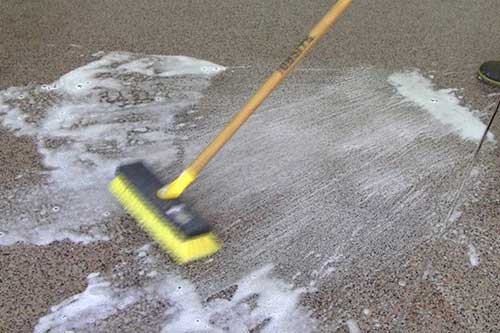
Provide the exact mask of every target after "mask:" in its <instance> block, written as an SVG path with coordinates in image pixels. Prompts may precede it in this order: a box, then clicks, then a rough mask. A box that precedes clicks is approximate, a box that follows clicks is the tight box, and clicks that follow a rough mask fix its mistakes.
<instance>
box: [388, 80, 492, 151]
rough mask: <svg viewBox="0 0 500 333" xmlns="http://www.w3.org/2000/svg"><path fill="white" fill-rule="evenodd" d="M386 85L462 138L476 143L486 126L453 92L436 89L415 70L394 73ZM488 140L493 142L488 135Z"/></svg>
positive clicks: (489, 134) (451, 90) (490, 134)
mask: <svg viewBox="0 0 500 333" xmlns="http://www.w3.org/2000/svg"><path fill="white" fill-rule="evenodd" d="M389 82H390V83H391V84H392V85H393V86H394V87H396V89H397V91H398V93H399V94H401V95H402V96H404V97H405V99H406V100H407V101H410V102H412V103H415V104H417V105H418V106H419V107H421V108H422V109H424V110H425V111H427V112H428V113H429V114H430V115H432V116H433V117H434V118H435V119H437V120H439V121H440V122H442V123H443V124H445V125H448V126H450V127H451V128H452V129H453V130H454V132H455V133H457V134H459V135H460V136H461V137H462V138H463V139H466V140H474V141H479V140H480V139H481V137H482V135H483V133H484V131H485V130H486V125H485V124H483V123H482V122H481V120H480V119H479V118H477V117H476V116H474V114H473V112H472V111H471V110H470V109H469V108H467V107H465V106H463V105H461V104H460V103H461V102H460V100H459V99H458V98H457V97H456V96H455V95H454V94H453V91H454V90H455V89H440V90H438V89H436V88H435V87H434V84H433V83H432V81H430V80H429V79H427V78H425V77H424V76H423V75H422V74H420V73H419V72H417V71H412V72H403V73H394V74H392V75H391V76H389ZM488 138H489V139H490V140H493V139H494V136H493V134H492V133H491V132H488Z"/></svg>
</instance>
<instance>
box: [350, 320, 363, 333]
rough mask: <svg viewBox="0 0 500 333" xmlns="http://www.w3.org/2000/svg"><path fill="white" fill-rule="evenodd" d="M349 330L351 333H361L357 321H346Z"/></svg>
mask: <svg viewBox="0 0 500 333" xmlns="http://www.w3.org/2000/svg"><path fill="white" fill-rule="evenodd" d="M346 324H347V328H348V329H349V332H350V333H361V330H360V329H359V326H358V323H356V321H355V320H353V319H349V320H347V321H346Z"/></svg>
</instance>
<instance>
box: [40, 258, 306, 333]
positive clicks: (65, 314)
mask: <svg viewBox="0 0 500 333" xmlns="http://www.w3.org/2000/svg"><path fill="white" fill-rule="evenodd" d="M271 270H272V266H271V265H267V266H264V267H262V268H261V269H259V270H256V271H254V272H252V273H250V274H249V275H247V276H246V277H244V278H242V279H241V280H240V281H238V282H237V283H236V285H237V289H236V291H235V293H234V295H232V297H230V299H226V298H216V297H214V298H209V300H208V301H205V300H204V299H202V297H201V296H200V294H199V293H198V292H197V290H196V286H195V285H193V284H192V283H191V282H189V281H187V280H185V279H182V278H180V277H178V276H175V275H172V274H166V273H162V274H160V273H158V272H155V274H151V273H152V272H149V273H147V274H146V276H149V277H151V279H150V280H149V282H146V284H145V286H144V287H142V288H138V287H129V288H118V287H116V286H114V285H113V283H112V282H111V280H109V279H105V278H102V277H100V276H99V274H96V273H93V274H91V275H89V277H88V287H87V288H86V290H85V291H83V292H82V293H81V294H77V295H74V296H72V297H70V298H68V299H66V300H64V301H63V302H61V303H60V304H58V305H56V306H53V307H51V308H50V313H49V314H48V315H46V316H44V317H43V318H41V319H40V320H39V321H38V323H37V324H36V326H35V333H45V332H52V333H57V332H67V331H69V330H71V331H73V332H88V331H89V330H92V331H96V332H101V331H104V330H105V329H104V328H102V327H103V326H105V325H109V324H106V323H105V321H106V319H108V318H110V317H111V316H114V317H115V318H114V320H116V318H117V317H123V318H128V317H129V315H130V313H129V312H130V311H131V310H130V309H131V307H132V306H133V305H135V304H140V303H143V302H162V304H165V305H166V307H165V310H164V313H163V314H162V315H160V316H159V318H157V320H158V321H160V324H161V327H162V332H194V331H196V332H197V331H204V332H207V331H208V332H222V331H230V332H250V331H252V330H255V329H260V330H261V332H278V331H281V332H309V331H312V330H313V329H314V327H315V326H314V320H313V319H311V318H310V317H309V316H308V314H307V312H306V311H305V309H303V308H302V307H301V306H300V305H298V302H299V297H300V295H301V294H302V293H303V290H302V289H293V288H292V287H291V286H290V285H288V284H286V283H285V282H283V281H281V280H279V279H276V278H274V277H272V276H271ZM105 327H108V329H109V326H105Z"/></svg>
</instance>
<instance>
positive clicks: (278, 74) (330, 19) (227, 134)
mask: <svg viewBox="0 0 500 333" xmlns="http://www.w3.org/2000/svg"><path fill="white" fill-rule="evenodd" d="M351 2H352V0H338V1H337V2H336V3H335V4H334V5H333V6H332V7H331V8H330V10H329V11H328V13H326V15H325V16H324V17H323V18H322V19H321V20H320V21H319V22H318V23H317V24H316V25H315V26H314V28H313V29H312V30H311V32H310V33H309V35H308V36H307V38H305V39H304V40H303V41H302V42H301V43H300V45H299V46H298V47H297V48H296V49H295V50H294V51H293V53H292V54H291V55H290V56H289V57H288V58H287V59H286V60H285V61H284V62H283V63H281V65H280V67H279V68H278V70H276V71H275V72H274V73H272V74H271V76H270V77H269V78H268V79H267V80H266V81H265V82H264V84H263V85H262V86H261V87H260V88H259V89H258V90H257V92H256V93H255V94H254V95H253V96H252V97H251V98H250V99H249V100H248V101H247V103H246V104H245V105H244V106H243V108H242V109H241V110H240V111H239V112H238V113H236V114H235V115H234V116H233V118H232V119H231V120H230V121H229V123H228V124H227V125H226V126H225V127H224V129H222V131H221V132H220V133H219V134H218V135H217V136H216V137H215V138H214V139H213V141H212V142H211V143H210V144H208V146H207V147H206V148H205V149H204V150H203V151H202V152H201V153H200V154H199V155H198V157H197V158H196V159H195V160H194V161H193V162H192V163H191V165H189V167H188V168H187V169H186V170H185V171H183V172H182V173H181V175H180V176H179V177H177V179H175V180H174V181H173V182H172V183H170V184H169V185H166V186H164V187H163V188H161V189H160V190H159V191H158V197H160V198H161V199H175V198H177V197H179V196H180V195H181V194H182V192H183V191H184V190H185V189H186V188H187V187H188V186H189V185H190V184H191V183H192V182H193V181H194V180H195V178H196V177H197V175H198V174H199V173H200V172H201V170H203V168H204V167H205V166H206V165H207V163H208V162H209V161H210V160H211V159H212V158H213V157H214V156H215V155H216V154H217V152H218V151H219V150H220V149H221V148H222V147H223V146H224V144H226V142H228V141H229V140H230V139H231V137H232V136H233V135H234V134H235V133H236V131H238V129H239V128H240V127H241V125H243V123H245V121H246V120H247V119H248V118H249V117H250V116H251V115H252V113H253V112H254V111H255V110H256V109H257V108H258V107H259V106H260V105H261V104H262V102H263V101H264V100H265V99H266V98H267V96H269V94H271V92H273V91H274V89H276V87H277V86H278V85H279V84H280V83H281V81H282V80H283V79H284V78H285V77H286V76H287V75H288V73H290V71H292V69H293V68H295V66H297V64H298V63H299V62H300V61H301V60H302V58H304V57H305V55H306V54H307V53H308V52H309V51H310V50H311V49H312V48H313V46H314V45H315V44H316V43H317V42H318V41H319V39H320V38H321V37H322V36H323V35H324V34H325V33H326V31H327V30H328V29H329V28H330V26H331V25H332V24H333V23H335V21H336V20H337V19H338V18H339V17H340V15H342V14H343V13H344V11H345V10H346V9H347V7H349V5H350V4H351Z"/></svg>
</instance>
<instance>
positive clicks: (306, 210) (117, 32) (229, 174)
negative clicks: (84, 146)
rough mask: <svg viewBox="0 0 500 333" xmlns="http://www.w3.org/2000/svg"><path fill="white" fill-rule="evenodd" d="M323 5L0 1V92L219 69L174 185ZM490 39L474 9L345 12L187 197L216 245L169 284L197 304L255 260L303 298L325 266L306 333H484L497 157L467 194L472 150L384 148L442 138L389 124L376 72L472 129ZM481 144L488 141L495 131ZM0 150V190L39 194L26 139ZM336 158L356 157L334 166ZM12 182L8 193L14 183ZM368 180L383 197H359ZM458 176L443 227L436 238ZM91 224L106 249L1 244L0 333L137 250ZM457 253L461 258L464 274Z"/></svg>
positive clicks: (386, 98)
mask: <svg viewBox="0 0 500 333" xmlns="http://www.w3.org/2000/svg"><path fill="white" fill-rule="evenodd" d="M330 4H331V3H330V2H329V1H294V2H290V1H272V2H269V3H263V2H260V1H240V0H235V1H209V2H208V1H206V2H199V1H196V0H193V1H167V2H165V1H147V2H144V3H137V2H136V1H114V0H113V1H105V2H103V1H87V2H79V1H69V0H61V1H50V2H49V1H25V2H23V3H18V2H16V1H10V0H7V1H2V3H0V49H1V50H2V52H1V53H0V57H1V59H0V73H1V75H0V89H5V88H7V87H11V86H22V85H26V84H29V83H45V82H50V81H53V80H54V79H56V78H57V77H59V76H60V75H62V74H63V73H66V72H68V71H69V70H71V69H73V68H76V67H78V66H81V65H83V64H85V63H88V62H89V61H91V60H93V58H92V56H91V55H92V54H93V53H95V52H98V51H115V50H124V51H131V52H140V53H147V54H165V55H175V54H182V55H188V56H193V57H196V58H200V59H204V60H209V61H212V62H215V63H217V64H221V65H223V66H226V67H228V70H227V71H226V72H225V73H223V74H222V75H221V76H220V77H219V78H217V79H216V80H214V82H213V84H212V85H211V86H210V88H209V89H208V91H207V92H206V93H205V98H204V99H203V100H202V101H201V102H200V104H199V105H198V106H197V108H198V112H199V114H200V115H202V116H203V117H204V120H203V121H200V122H199V123H198V127H197V129H196V131H194V130H189V129H186V130H185V131H188V132H186V133H185V132H179V133H178V135H189V137H190V139H189V140H188V141H186V142H185V143H183V144H182V152H183V154H182V155H181V156H179V158H178V160H177V161H175V162H174V163H172V165H170V166H169V167H168V170H167V171H172V172H176V170H179V169H180V167H181V166H182V165H185V164H187V163H188V162H189V161H190V160H191V158H192V157H193V156H194V155H195V154H196V153H197V152H198V150H199V148H201V145H202V144H203V143H205V142H207V141H208V140H209V139H210V138H211V137H212V136H213V135H214V134H215V133H216V131H217V129H218V128H220V127H221V126H222V125H223V124H224V123H225V121H226V120H227V119H228V117H229V116H230V115H231V113H232V112H234V111H236V110H237V108H238V107H239V106H241V104H242V103H243V101H244V99H245V98H246V97H248V96H249V94H250V93H251V92H252V91H254V90H255V88H256V87H258V85H259V84H260V82H262V80H263V79H264V77H265V76H266V75H267V74H268V73H270V71H271V70H273V69H274V68H275V67H276V66H277V65H278V64H279V63H280V62H281V60H282V59H284V58H285V57H286V55H287V54H288V53H289V52H290V50H291V49H293V47H294V46H295V45H296V44H297V42H298V41H299V40H301V39H302V38H303V36H304V34H305V33H306V31H308V29H309V28H310V27H311V26H312V24H314V22H315V21H316V20H317V19H318V18H319V17H321V16H322V15H323V13H324V12H325V10H326V9H327V8H328V7H329V6H330ZM499 31H500V21H499V20H498V3H497V2H496V1H493V0H481V1H476V2H474V4H473V5H471V4H470V2H469V1H465V0H458V1H456V0H455V1H440V2H436V1H430V0H429V1H427V0H426V1H419V2H411V3H408V2H407V3H405V2H394V1H385V0H381V1H362V0H359V1H355V2H354V4H353V5H352V6H351V8H350V9H349V10H348V12H347V13H346V15H345V16H344V17H343V18H342V19H341V20H340V21H339V23H338V24H337V25H336V26H335V27H334V28H333V30H332V32H330V33H329V34H328V35H327V36H326V37H325V39H324V40H322V41H321V43H320V44H319V45H318V47H317V49H316V50H314V52H313V53H312V54H311V55H310V57H308V58H307V59H305V61H304V62H303V63H302V64H301V66H300V67H299V68H297V71H296V72H294V73H293V74H292V75H291V76H290V78H289V79H288V80H287V81H286V82H285V83H284V85H283V86H282V87H280V89H279V90H278V91H276V93H275V94H273V95H272V97H271V98H270V99H269V100H268V101H267V102H266V103H265V105H263V107H262V109H261V110H260V111H259V112H258V113H257V114H256V115H255V116H254V117H253V118H252V119H251V121H250V122H249V123H248V124H247V125H246V126H245V127H244V128H243V129H242V130H241V132H240V133H238V135H237V136H236V137H235V139H234V141H232V142H231V143H230V144H229V145H228V146H227V147H226V149H225V150H223V151H222V153H221V155H220V157H218V158H217V159H216V160H214V161H213V163H212V164H210V166H209V167H208V168H207V170H206V171H205V172H204V173H203V174H202V176H201V177H200V179H199V181H198V183H197V184H196V185H195V186H193V188H192V189H191V190H190V191H189V193H187V194H186V196H187V198H189V199H190V200H191V201H193V202H196V204H195V205H196V208H198V209H199V210H200V211H203V212H204V216H205V217H206V218H207V219H208V220H210V221H212V222H213V224H214V228H215V230H216V231H217V232H218V234H219V235H220V237H221V238H222V240H223V242H224V244H225V246H224V248H223V249H222V251H221V253H220V254H218V255H217V256H216V257H214V261H212V262H211V263H210V264H206V263H196V264H193V265H191V266H189V267H186V268H182V269H180V271H181V272H182V274H183V275H185V276H186V277H188V278H189V279H190V280H192V281H195V282H196V283H198V284H199V285H205V286H207V287H206V290H203V291H202V293H203V294H204V295H205V296H208V295H210V294H211V293H214V292H217V291H218V290H220V288H223V287H224V286H227V285H228V284H229V283H231V281H234V280H235V279H238V278H239V277H240V276H241V275H242V274H244V273H245V272H247V271H248V270H249V269H253V268H256V267H259V266H260V265H262V264H263V263H267V262H272V263H274V264H275V265H276V267H277V274H278V275H279V276H280V277H282V278H283V279H285V280H287V281H292V280H293V282H294V283H296V284H297V285H301V284H306V283H309V282H310V281H311V280H314V278H315V277H314V276H313V275H314V272H315V271H316V274H320V275H321V268H323V265H324V263H325V262H326V261H328V260H330V258H336V259H335V262H334V264H332V265H334V266H335V267H334V268H335V273H334V274H333V275H328V276H326V277H323V278H321V279H319V278H318V279H316V280H317V281H316V283H317V285H316V287H317V291H315V292H310V293H307V294H306V295H305V296H304V298H303V299H302V303H303V304H304V305H305V306H306V307H307V308H308V309H310V310H311V311H312V316H313V317H314V318H316V319H318V322H319V324H318V327H317V330H320V331H339V332H342V331H346V330H347V329H348V327H347V325H346V321H347V320H349V319H352V320H355V322H356V323H357V325H358V326H359V328H360V329H361V331H405V332H406V331H415V332H422V331H424V332H443V331H444V332H446V331H458V332H462V331H464V332H465V331H466V332H470V331H473V332H487V331H491V332H495V331H498V330H500V320H498V318H500V313H499V309H500V307H499V302H500V285H499V284H498V280H499V272H500V260H499V258H498V253H499V252H500V241H499V239H500V237H499V236H500V205H499V201H500V186H499V185H500V154H499V150H498V147H497V145H495V144H487V145H485V146H484V149H483V150H482V151H481V152H480V154H479V160H478V163H477V164H476V165H475V169H474V170H476V171H475V172H474V176H473V177H472V176H470V173H469V172H470V169H469V168H470V161H471V158H472V154H473V151H474V149H475V147H476V144H474V143H471V142H464V141H463V140H460V139H458V138H457V137H455V136H453V135H448V134H449V133H448V134H447V133H443V134H442V135H441V136H439V137H438V138H434V139H432V140H421V141H419V140H417V141H412V142H405V141H404V140H403V139H399V137H398V136H397V134H398V132H397V131H395V132H394V133H393V132H391V130H393V128H394V126H399V128H403V129H406V130H410V131H411V130H412V127H411V126H412V125H411V124H415V123H417V124H422V126H424V125H425V126H427V127H426V128H425V130H427V131H437V132H439V131H442V130H443V129H442V128H440V127H439V126H437V125H436V126H437V127H436V126H435V125H430V124H431V122H430V120H429V119H427V118H419V116H415V113H414V112H413V113H412V111H414V110H415V107H412V106H411V105H408V104H405V105H403V106H402V108H403V109H404V110H407V111H408V112H409V114H410V115H408V116H405V117H403V118H401V117H399V116H398V114H399V113H398V109H396V106H397V105H399V104H398V103H399V102H400V101H397V100H394V97H393V94H392V92H391V90H390V86H388V85H387V84H386V77H387V76H388V75H390V74H391V73H394V72H397V71H402V70H407V69H413V68H417V69H418V70H420V72H421V73H423V74H425V75H426V76H430V75H432V76H433V77H434V78H433V81H434V82H436V83H437V85H438V86H439V87H443V88H447V87H453V88H461V89H462V90H461V91H460V94H461V95H463V103H464V105H467V106H470V107H471V108H472V109H476V110H480V111H481V112H482V116H481V119H482V120H483V122H484V123H487V121H488V119H489V116H491V114H492V112H493V109H492V107H491V106H492V103H494V102H495V101H496V99H498V96H492V95H493V94H495V93H497V92H498V90H495V89H493V88H490V87H487V86H484V85H483V84H481V83H479V82H478V81H477V80H476V79H475V75H474V74H475V71H476V69H477V67H478V66H479V65H480V64H481V62H483V61H485V60H490V59H495V58H498V55H499V54H500V45H498V44H495V43H492V41H494V40H497V39H498V37H499V36H498V32H499ZM72 44H73V45H72ZM395 105H396V106H395ZM182 117H188V116H187V115H181V117H180V118H182ZM184 119H185V118H184ZM380 119H383V120H384V121H385V122H384V123H381V122H379V121H380ZM188 120H189V121H194V119H188ZM389 125H394V126H389ZM433 126H434V127H433ZM491 132H493V133H494V134H495V136H496V137H497V138H498V137H500V121H499V120H498V119H497V121H496V122H495V123H494V124H493V126H492V129H491ZM276 133H279V135H276ZM363 138H365V139H363ZM0 140H1V142H2V145H1V147H0V153H1V154H0V156H1V158H2V169H3V170H2V173H1V174H0V180H1V185H0V188H1V189H2V191H1V192H3V193H6V192H8V191H12V190H16V188H20V187H23V188H26V187H28V188H29V187H30V186H34V185H35V184H37V183H39V182H41V181H43V180H42V179H41V177H40V176H39V171H40V170H41V163H40V159H39V156H38V153H37V150H36V147H34V145H33V143H32V139H31V138H29V137H16V136H14V135H13V134H12V133H9V131H8V130H6V129H1V130H0ZM415 142H416V143H417V144H415ZM354 144H356V147H357V149H358V150H354V151H350V152H346V151H344V150H343V149H342V148H344V147H346V146H349V145H351V146H352V145H354ZM388 167H390V168H388ZM395 170H399V171H398V172H396V171H395ZM395 172H396V173H395ZM19 173H23V174H25V175H26V176H25V177H23V178H22V179H21V180H15V177H16V175H17V174H19ZM401 175H404V181H403V180H401V179H400V178H398V177H401ZM377 177H379V178H384V179H389V182H388V183H387V185H386V186H385V185H384V186H378V187H374V185H373V179H374V178H377ZM227 179H231V181H230V182H227ZM463 179H466V182H465V184H466V185H465V188H464V190H463V191H462V192H461V195H460V198H459V199H460V200H459V201H458V203H459V206H458V208H457V210H458V211H460V212H461V215H460V217H459V218H458V219H454V220H453V221H449V220H447V219H446V217H447V215H448V213H449V212H450V210H451V208H452V207H451V206H452V204H453V202H454V199H455V196H456V193H457V191H458V190H459V188H460V185H461V183H462V180H463ZM215 189H217V190H215ZM200 198H201V199H200ZM4 199H5V198H2V200H4ZM5 200H6V199H5ZM6 202H7V201H6ZM6 209H8V208H6ZM6 215H8V212H7V214H6ZM110 225H111V226H110V229H111V233H112V237H111V241H107V242H99V243H94V244H91V245H87V246H83V245H79V244H73V243H69V242H59V243H54V244H51V245H47V246H33V245H26V244H18V245H15V246H9V247H1V248H0V265H1V267H4V268H3V269H2V270H1V272H0V282H1V283H0V299H3V300H9V301H7V302H2V305H1V308H2V309H1V310H2V311H0V331H7V332H22V331H30V330H32V327H33V325H34V324H35V323H36V321H37V320H38V318H40V317H42V316H43V315H44V314H46V312H47V309H48V308H49V307H50V306H51V305H54V304H57V303H59V302H61V301H62V300H63V299H65V298H67V297H69V296H71V295H73V294H75V293H78V292H81V291H82V290H83V289H84V288H85V277H86V276H87V275H88V274H89V273H91V272H94V271H101V272H109V271H112V270H113V268H114V267H115V266H116V265H118V264H119V263H121V262H124V261H125V262H126V261H127V260H129V258H130V256H131V253H132V252H133V249H135V248H136V247H137V245H138V244H139V245H140V244H142V243H144V242H145V241H146V240H147V238H146V237H145V236H144V234H143V233H142V232H140V231H139V230H138V229H137V228H136V227H135V225H134V223H133V222H132V221H130V220H128V219H126V218H125V217H123V216H113V221H112V222H111V223H110ZM471 244H473V245H474V247H475V248H476V249H477V252H478V253H479V258H480V262H479V265H477V266H474V267H472V266H471V265H470V263H469V257H468V251H470V245H471ZM313 251H314V255H313V256H311V253H312V252H313ZM164 261H165V265H170V264H169V262H168V259H167V258H164ZM5 267H7V269H5ZM318 271H319V273H318ZM298 272H301V276H299V277H298V278H295V279H294V277H295V276H296V274H297V273H298ZM366 309H368V311H366Z"/></svg>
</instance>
